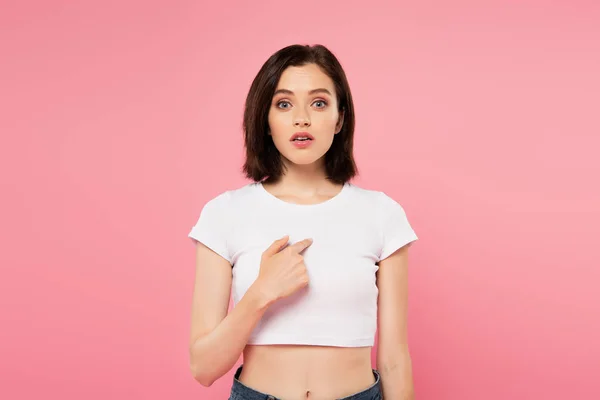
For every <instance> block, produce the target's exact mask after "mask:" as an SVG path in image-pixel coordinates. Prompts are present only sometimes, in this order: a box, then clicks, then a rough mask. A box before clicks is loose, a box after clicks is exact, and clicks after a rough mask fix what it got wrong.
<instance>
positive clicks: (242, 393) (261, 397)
mask: <svg viewBox="0 0 600 400" xmlns="http://www.w3.org/2000/svg"><path fill="white" fill-rule="evenodd" d="M242 368H243V365H240V366H239V368H238V369H237V370H236V372H235V375H234V378H233V385H232V387H231V395H230V397H229V400H282V399H279V398H277V397H275V396H272V395H270V394H267V393H261V392H259V391H257V390H254V389H252V388H249V387H248V386H246V385H244V384H243V383H242V382H240V381H239V380H238V378H239V377H240V374H241V373H242ZM373 375H374V376H375V383H373V385H371V386H370V387H368V388H367V389H365V390H363V391H360V392H358V393H355V394H352V395H350V396H347V397H344V398H342V399H336V400H380V399H382V398H383V397H382V391H381V378H380V375H379V372H378V371H377V370H375V369H374V370H373Z"/></svg>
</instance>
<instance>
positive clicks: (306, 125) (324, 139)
mask: <svg viewBox="0 0 600 400" xmlns="http://www.w3.org/2000/svg"><path fill="white" fill-rule="evenodd" d="M342 124H343V114H341V113H338V104H337V100H336V93H335V88H334V83H333V81H332V80H331V78H329V76H327V75H326V74H325V73H323V72H322V71H321V69H320V68H319V67H318V66H317V65H316V64H307V65H304V66H300V67H288V68H287V69H286V70H285V71H283V73H282V75H281V78H280V79H279V83H278V84H277V88H276V89H275V94H274V96H273V100H272V102H271V107H270V109H269V128H270V133H269V134H270V135H271V136H272V137H273V143H274V144H275V147H277V150H279V152H280V153H281V155H282V156H283V162H284V163H285V164H289V162H291V163H293V164H298V165H308V164H313V163H315V162H317V161H319V162H322V160H321V159H322V157H323V156H324V155H325V153H326V152H327V150H329V147H330V146H331V143H332V142H333V138H334V135H335V134H336V133H338V132H339V131H340V129H341V128H342ZM296 133H300V136H308V135H310V137H312V140H307V141H298V140H293V136H294V134H296ZM307 134H308V135H307Z"/></svg>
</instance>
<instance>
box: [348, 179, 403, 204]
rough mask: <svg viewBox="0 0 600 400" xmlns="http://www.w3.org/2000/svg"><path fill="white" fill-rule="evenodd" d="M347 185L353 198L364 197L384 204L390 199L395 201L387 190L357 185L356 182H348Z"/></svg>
mask: <svg viewBox="0 0 600 400" xmlns="http://www.w3.org/2000/svg"><path fill="white" fill-rule="evenodd" d="M348 186H349V187H350V188H351V192H352V193H353V195H354V197H355V198H358V199H364V200H367V201H369V202H373V203H374V204H378V205H379V204H383V205H386V204H387V203H389V202H390V201H392V202H396V200H394V198H393V197H392V196H390V195H388V194H387V192H386V191H384V190H383V189H381V188H375V187H367V186H359V185H356V184H348Z"/></svg>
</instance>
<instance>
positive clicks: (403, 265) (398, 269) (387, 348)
mask: <svg viewBox="0 0 600 400" xmlns="http://www.w3.org/2000/svg"><path fill="white" fill-rule="evenodd" d="M409 246H410V244H408V245H405V246H403V247H402V248H400V249H398V250H397V251H396V252H395V253H394V254H392V255H390V256H389V257H387V258H386V259H384V260H381V261H380V262H379V270H378V271H377V286H378V288H379V300H378V308H379V309H378V324H379V338H378V339H379V340H378V341H379V343H378V348H377V369H378V370H379V372H380V375H381V383H382V387H383V394H384V399H386V400H413V399H414V396H415V395H414V385H413V376H412V362H411V358H410V353H409V351H408V338H407V336H408V335H407V314H408V248H409Z"/></svg>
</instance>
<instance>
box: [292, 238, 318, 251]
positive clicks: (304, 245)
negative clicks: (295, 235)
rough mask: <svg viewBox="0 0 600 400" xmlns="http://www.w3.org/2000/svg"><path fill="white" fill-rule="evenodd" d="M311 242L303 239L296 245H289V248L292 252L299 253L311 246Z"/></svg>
mask: <svg viewBox="0 0 600 400" xmlns="http://www.w3.org/2000/svg"><path fill="white" fill-rule="evenodd" d="M312 242H313V240H312V239H304V240H301V241H299V242H296V243H294V244H292V245H290V246H289V247H290V248H291V249H292V251H295V252H298V253H300V252H301V251H302V250H304V249H306V248H307V247H308V246H310V245H311V244H312Z"/></svg>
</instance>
